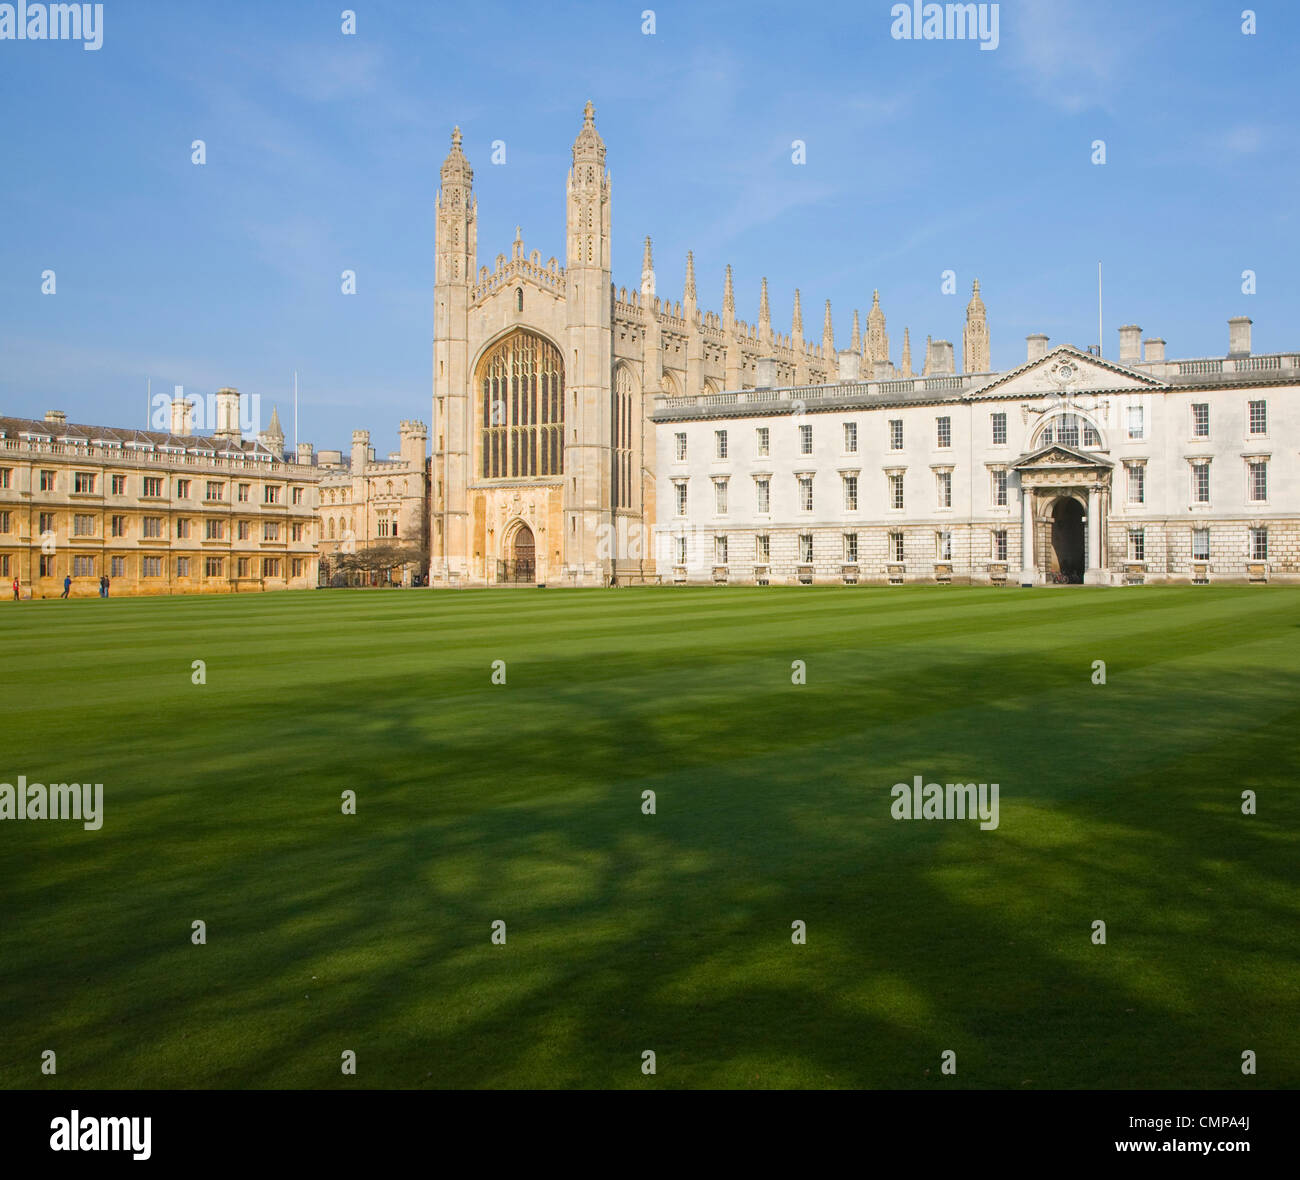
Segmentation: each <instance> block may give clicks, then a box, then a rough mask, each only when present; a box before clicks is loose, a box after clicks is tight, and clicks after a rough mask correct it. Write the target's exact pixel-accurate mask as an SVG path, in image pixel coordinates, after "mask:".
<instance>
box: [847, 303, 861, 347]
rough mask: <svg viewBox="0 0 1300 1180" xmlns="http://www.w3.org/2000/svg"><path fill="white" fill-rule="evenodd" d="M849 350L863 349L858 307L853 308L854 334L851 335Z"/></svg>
mask: <svg viewBox="0 0 1300 1180" xmlns="http://www.w3.org/2000/svg"><path fill="white" fill-rule="evenodd" d="M849 350H850V351H851V352H861V351H862V325H861V324H860V323H859V322H858V309H857V308H856V307H855V308H854V309H853V335H852V336H851V337H849Z"/></svg>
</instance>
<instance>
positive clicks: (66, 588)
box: [59, 574, 72, 598]
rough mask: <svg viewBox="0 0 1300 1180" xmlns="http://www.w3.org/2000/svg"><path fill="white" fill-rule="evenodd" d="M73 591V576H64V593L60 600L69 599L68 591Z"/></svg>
mask: <svg viewBox="0 0 1300 1180" xmlns="http://www.w3.org/2000/svg"><path fill="white" fill-rule="evenodd" d="M71 589H72V575H71V574H64V576H63V593H62V594H61V595H59V597H60V598H67V596H68V591H69V590H71Z"/></svg>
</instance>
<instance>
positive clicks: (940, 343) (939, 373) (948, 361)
mask: <svg viewBox="0 0 1300 1180" xmlns="http://www.w3.org/2000/svg"><path fill="white" fill-rule="evenodd" d="M953 366H954V361H953V351H952V341H950V340H931V341H929V349H928V351H927V353H926V358H925V373H926V375H927V376H929V377H949V376H951V375H952V374H953V373H954V372H955V369H954V367H953Z"/></svg>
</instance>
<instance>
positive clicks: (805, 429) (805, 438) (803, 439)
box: [799, 425, 813, 455]
mask: <svg viewBox="0 0 1300 1180" xmlns="http://www.w3.org/2000/svg"><path fill="white" fill-rule="evenodd" d="M812 453H813V452H812V427H811V426H808V425H804V426H800V427H799V454H801V455H811V454H812Z"/></svg>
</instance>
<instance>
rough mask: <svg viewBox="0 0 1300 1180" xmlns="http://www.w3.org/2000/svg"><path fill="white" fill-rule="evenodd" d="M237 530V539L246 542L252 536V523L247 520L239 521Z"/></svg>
mask: <svg viewBox="0 0 1300 1180" xmlns="http://www.w3.org/2000/svg"><path fill="white" fill-rule="evenodd" d="M238 529H239V532H238V536H239V539H240V540H241V541H247V540H248V538H249V537H250V536H251V535H252V522H251V521H248V520H241V521H240V522H239V525H238Z"/></svg>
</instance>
